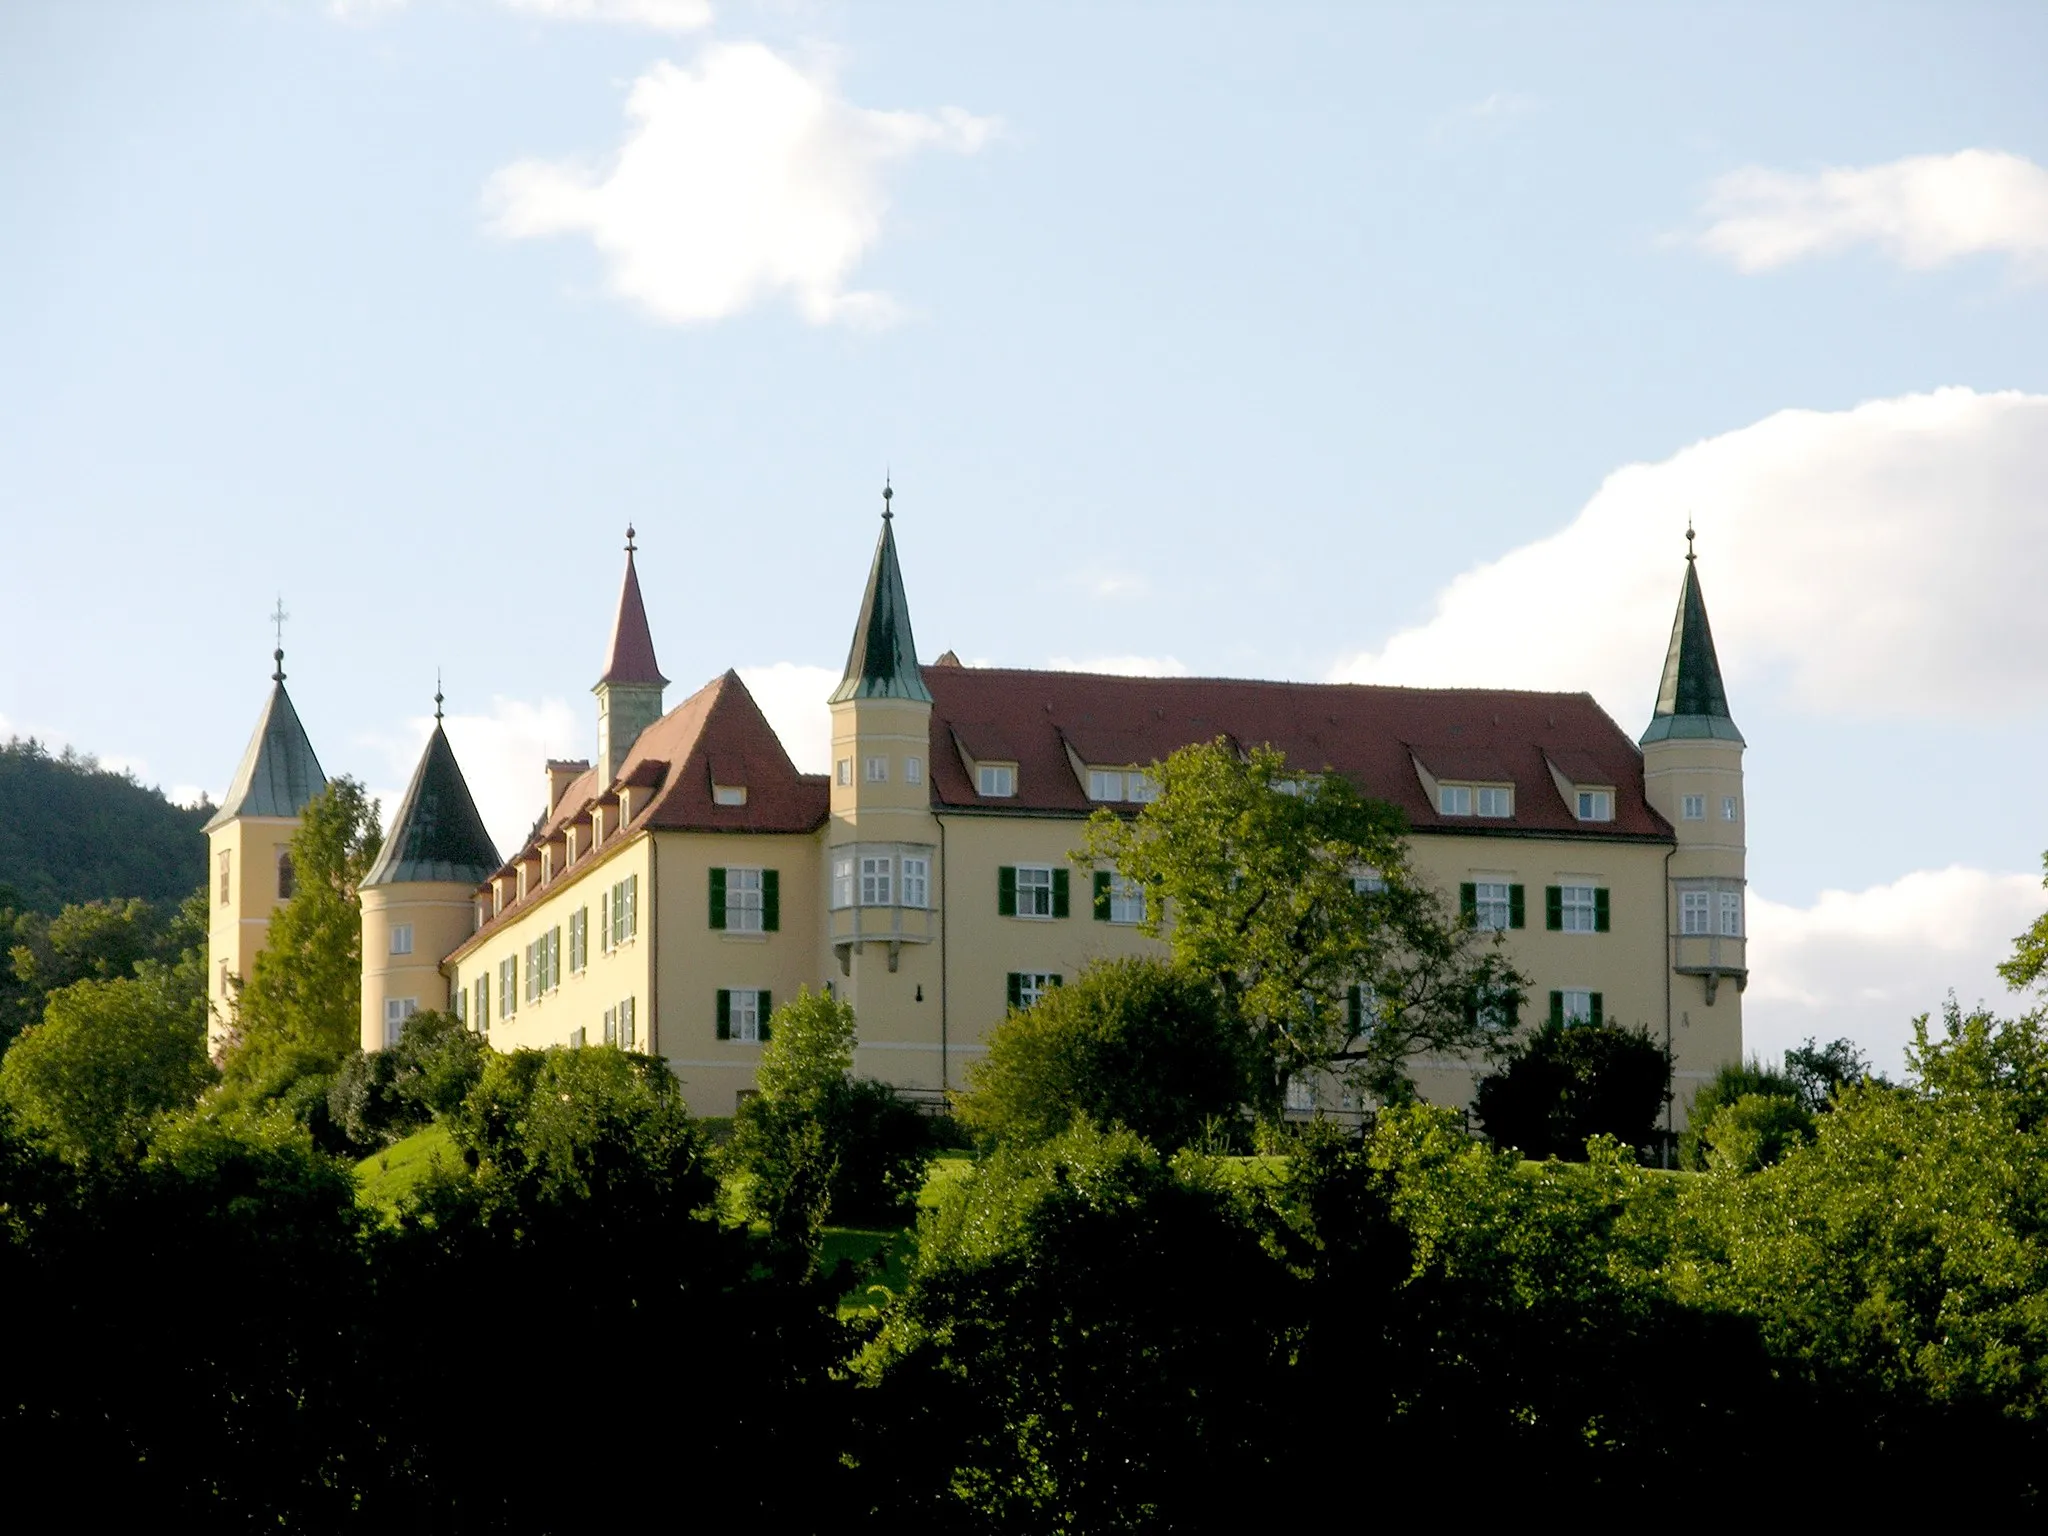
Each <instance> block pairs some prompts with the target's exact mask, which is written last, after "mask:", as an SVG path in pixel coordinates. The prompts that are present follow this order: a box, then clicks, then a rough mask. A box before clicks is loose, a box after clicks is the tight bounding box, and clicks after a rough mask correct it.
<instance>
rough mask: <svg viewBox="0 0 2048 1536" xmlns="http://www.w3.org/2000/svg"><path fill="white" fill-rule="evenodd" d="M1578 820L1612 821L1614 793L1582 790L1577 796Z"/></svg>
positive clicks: (1604, 790) (1599, 790)
mask: <svg viewBox="0 0 2048 1536" xmlns="http://www.w3.org/2000/svg"><path fill="white" fill-rule="evenodd" d="M1578 802H1579V803H1578V811H1579V820H1581V821H1612V820H1614V791H1613V790H1611V789H1582V790H1580V791H1579V795H1578Z"/></svg>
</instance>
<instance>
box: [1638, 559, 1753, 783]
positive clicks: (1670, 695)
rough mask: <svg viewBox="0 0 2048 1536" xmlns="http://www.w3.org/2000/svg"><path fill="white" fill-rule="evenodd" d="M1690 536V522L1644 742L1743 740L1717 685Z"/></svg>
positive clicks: (1717, 664) (1718, 677) (1716, 668)
mask: <svg viewBox="0 0 2048 1536" xmlns="http://www.w3.org/2000/svg"><path fill="white" fill-rule="evenodd" d="M1692 539H1693V533H1692V524H1691V523H1687V524H1686V526H1685V586H1684V587H1683V588H1682V589H1681V590H1680V592H1679V594H1678V616H1677V617H1676V618H1674V619H1673V620H1672V621H1671V648H1670V650H1668V651H1667V652H1666V653H1665V655H1664V676H1663V678H1662V680H1661V681H1659V683H1658V684H1657V708H1656V711H1655V713H1654V714H1653V715H1652V716H1651V719H1650V728H1649V729H1648V730H1647V731H1645V732H1643V740H1642V744H1643V745H1644V746H1648V745H1649V744H1650V743H1651V742H1653V741H1672V740H1677V739H1687V738H1699V737H1710V738H1712V739H1714V740H1716V741H1735V742H1739V741H1741V740H1742V732H1740V731H1738V730H1737V729H1735V722H1734V720H1733V719H1731V718H1730V717H1729V714H1728V690H1727V689H1726V688H1724V687H1723V686H1722V685H1721V662H1720V659H1719V658H1718V657H1717V656H1715V654H1714V632H1713V630H1712V629H1711V628H1709V627H1708V625H1707V600H1706V598H1705V597H1704V596H1703V595H1702V594H1701V592H1700V573H1699V569H1698V566H1697V564H1696V562H1695V557H1694V555H1693V549H1692Z"/></svg>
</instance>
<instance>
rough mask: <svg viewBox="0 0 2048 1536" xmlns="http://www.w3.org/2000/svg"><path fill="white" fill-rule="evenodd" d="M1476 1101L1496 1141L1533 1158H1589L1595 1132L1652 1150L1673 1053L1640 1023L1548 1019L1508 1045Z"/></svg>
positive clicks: (1497, 1144) (1668, 1086) (1481, 1081)
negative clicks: (1588, 1145) (1634, 1026)
mask: <svg viewBox="0 0 2048 1536" xmlns="http://www.w3.org/2000/svg"><path fill="white" fill-rule="evenodd" d="M1501 1058H1502V1062H1503V1065H1502V1067H1501V1069H1500V1070H1498V1071H1496V1072H1493V1073H1490V1074H1488V1075H1487V1076H1485V1077H1483V1078H1481V1079H1480V1080H1479V1092H1478V1095H1477V1099H1476V1103H1475V1108H1476V1109H1477V1110H1478V1113H1479V1119H1480V1122H1481V1123H1482V1124H1483V1125H1484V1126H1485V1127H1486V1134H1487V1135H1488V1136H1490V1137H1491V1138H1492V1139H1493V1142H1494V1145H1496V1146H1501V1147H1516V1148H1519V1149H1520V1151H1521V1153H1522V1155H1523V1156H1525V1157H1532V1158H1544V1157H1562V1158H1567V1159H1577V1158H1582V1157H1584V1156H1585V1154H1586V1142H1587V1140H1588V1139H1589V1138H1591V1137H1594V1136H1612V1137H1614V1138H1615V1139H1617V1140H1618V1141H1620V1142H1622V1143H1623V1144H1625V1145H1627V1146H1630V1147H1634V1148H1637V1149H1639V1150H1642V1149H1647V1148H1649V1147H1651V1146H1653V1145H1654V1144H1655V1143H1656V1141H1657V1138H1658V1134H1659V1133H1658V1129H1657V1119H1658V1116H1659V1115H1661V1114H1662V1113H1663V1109H1664V1100H1665V1096H1666V1094H1667V1093H1668V1092H1669V1091H1670V1086H1671V1060H1672V1057H1671V1052H1670V1050H1669V1049H1667V1048H1666V1047H1665V1046H1662V1045H1659V1044H1657V1043H1656V1042H1655V1041H1653V1040H1651V1039H1650V1037H1649V1034H1648V1033H1647V1032H1646V1031H1644V1030H1640V1029H1635V1030H1628V1029H1619V1028H1616V1027H1615V1026H1613V1025H1609V1024H1600V1025H1594V1024H1560V1023H1554V1022H1553V1023H1546V1024H1545V1025H1544V1026H1543V1027H1542V1028H1541V1029H1539V1030H1537V1031H1536V1033H1535V1034H1534V1035H1533V1036H1531V1037H1530V1038H1529V1039H1527V1040H1525V1041H1521V1042H1517V1043H1516V1044H1513V1045H1510V1046H1508V1047H1506V1048H1505V1049H1504V1050H1502V1052H1501Z"/></svg>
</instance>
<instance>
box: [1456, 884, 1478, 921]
mask: <svg viewBox="0 0 2048 1536" xmlns="http://www.w3.org/2000/svg"><path fill="white" fill-rule="evenodd" d="M1458 916H1460V917H1462V918H1463V919H1465V921H1466V922H1468V923H1476V922H1478V921H1479V887H1478V886H1477V885H1475V884H1473V883H1472V882H1471V881H1470V880H1467V881H1466V882H1465V883H1464V884H1462V885H1460V886H1459V887H1458Z"/></svg>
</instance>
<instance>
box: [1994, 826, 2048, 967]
mask: <svg viewBox="0 0 2048 1536" xmlns="http://www.w3.org/2000/svg"><path fill="white" fill-rule="evenodd" d="M2041 867H2042V869H2043V870H2044V871H2048V853H2044V854H2042V855H2041ZM2041 883H2042V885H2044V886H2048V873H2044V875H2043V876H2042V880H2041ZM1998 974H1999V975H2000V976H2003V977H2004V978H2005V984H2006V985H2007V986H2009V987H2011V988H2012V989H2013V990H2014V991H2015V992H2023V991H2025V990H2026V989H2027V988H2028V987H2032V986H2037V985H2039V983H2040V981H2041V978H2042V977H2043V976H2048V912H2043V913H2042V914H2041V915H2040V916H2039V917H2037V918H2035V919H2034V920H2033V922H2031V923H2029V924H2028V925H2027V931H2026V932H2025V933H2023V934H2021V935H2020V936H2019V937H2018V938H2016V939H2014V940H2013V941H2012V958H2011V959H2010V960H2007V961H2005V962H2003V963H2002V964H2001V965H2000V966H1999V967H1998Z"/></svg>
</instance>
